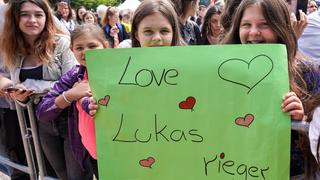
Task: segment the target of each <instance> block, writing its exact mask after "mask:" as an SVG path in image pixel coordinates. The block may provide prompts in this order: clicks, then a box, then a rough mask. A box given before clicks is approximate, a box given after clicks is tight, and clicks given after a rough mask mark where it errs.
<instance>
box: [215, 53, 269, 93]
mask: <svg viewBox="0 0 320 180" xmlns="http://www.w3.org/2000/svg"><path fill="white" fill-rule="evenodd" d="M260 57H265V58H263V59H264V60H268V61H270V62H271V68H270V70H269V71H268V72H267V73H266V74H265V75H264V76H263V77H261V79H259V80H258V81H257V82H256V83H255V84H253V85H252V86H251V87H250V85H248V84H245V83H243V82H237V81H235V80H232V79H230V78H226V77H224V76H223V75H222V72H221V71H222V70H221V68H222V67H223V66H224V65H225V64H226V63H232V62H234V61H240V62H242V63H245V64H247V66H248V70H249V69H250V65H251V63H252V62H254V61H255V60H257V59H259V58H260ZM273 66H274V65H273V61H272V59H271V58H270V57H269V56H267V55H264V54H260V55H257V56H255V57H254V58H252V59H251V60H250V61H249V62H247V61H245V60H243V59H237V58H233V59H228V60H226V61H224V62H222V63H221V64H220V66H219V68H218V75H219V77H220V78H221V79H223V80H225V81H228V82H231V83H234V84H238V85H240V86H243V87H245V88H247V89H249V90H248V92H247V94H249V93H250V92H251V90H252V89H253V88H255V87H256V86H257V85H258V84H259V83H260V82H261V81H262V80H264V79H265V78H266V77H267V76H268V75H269V74H270V73H271V71H272V70H273Z"/></svg>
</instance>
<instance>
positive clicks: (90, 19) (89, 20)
mask: <svg viewBox="0 0 320 180" xmlns="http://www.w3.org/2000/svg"><path fill="white" fill-rule="evenodd" d="M84 22H85V23H87V24H94V17H93V15H92V14H87V15H86V16H85V17H84Z"/></svg>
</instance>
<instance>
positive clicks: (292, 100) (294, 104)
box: [281, 92, 304, 120]
mask: <svg viewBox="0 0 320 180" xmlns="http://www.w3.org/2000/svg"><path fill="white" fill-rule="evenodd" d="M282 100H283V102H282V105H281V108H282V111H283V112H288V114H289V115H290V116H291V118H292V119H295V120H303V118H304V109H303V105H302V102H301V100H300V99H299V98H298V96H297V95H296V93H294V92H289V93H288V94H286V95H285V96H284V97H283V98H282Z"/></svg>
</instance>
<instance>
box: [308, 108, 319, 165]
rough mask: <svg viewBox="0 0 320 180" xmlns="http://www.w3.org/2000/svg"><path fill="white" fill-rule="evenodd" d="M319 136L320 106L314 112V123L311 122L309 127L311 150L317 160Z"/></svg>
mask: <svg viewBox="0 0 320 180" xmlns="http://www.w3.org/2000/svg"><path fill="white" fill-rule="evenodd" d="M319 136H320V106H318V107H317V108H316V109H315V110H314V113H313V117H312V121H311V122H310V127H309V140H310V148H311V152H312V154H313V156H314V157H315V158H316V159H317V146H318V141H319ZM319 153H320V152H319ZM317 160H318V159H317ZM318 161H319V160H318Z"/></svg>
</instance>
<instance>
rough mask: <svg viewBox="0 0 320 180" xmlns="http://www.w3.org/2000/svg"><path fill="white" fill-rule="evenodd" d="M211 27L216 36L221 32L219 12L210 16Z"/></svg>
mask: <svg viewBox="0 0 320 180" xmlns="http://www.w3.org/2000/svg"><path fill="white" fill-rule="evenodd" d="M210 28H211V33H212V34H213V35H214V36H218V35H220V33H221V30H222V28H221V23H220V15H219V14H214V15H213V16H211V18H210Z"/></svg>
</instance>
